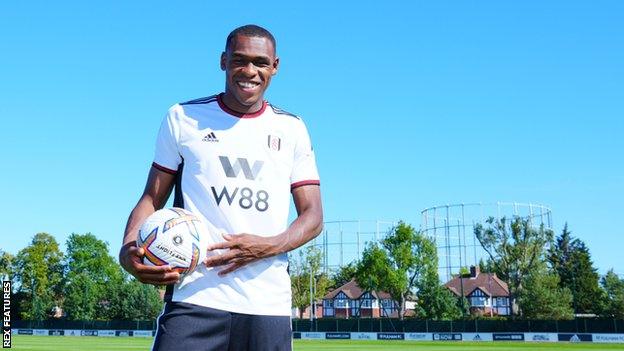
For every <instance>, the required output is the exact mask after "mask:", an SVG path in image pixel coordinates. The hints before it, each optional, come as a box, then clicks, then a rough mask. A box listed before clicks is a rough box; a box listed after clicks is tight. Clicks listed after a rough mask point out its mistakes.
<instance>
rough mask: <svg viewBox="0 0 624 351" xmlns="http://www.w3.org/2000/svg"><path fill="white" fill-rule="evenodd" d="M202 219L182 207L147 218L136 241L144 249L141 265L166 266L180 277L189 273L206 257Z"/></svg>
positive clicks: (159, 211)
mask: <svg viewBox="0 0 624 351" xmlns="http://www.w3.org/2000/svg"><path fill="white" fill-rule="evenodd" d="M209 235H210V233H208V229H207V227H206V226H205V225H204V223H203V222H202V220H201V219H200V218H199V217H197V216H195V215H194V214H193V213H191V212H190V211H187V210H185V209H182V208H177V207H172V208H164V209H162V210H158V211H156V212H154V213H153V214H152V215H151V216H149V217H147V219H146V220H145V222H144V223H143V225H141V228H140V229H139V235H138V238H137V246H139V247H142V248H143V250H145V256H143V264H145V265H148V266H163V265H170V266H171V268H172V269H173V270H175V271H177V272H178V273H180V276H181V277H183V276H185V275H187V274H188V273H191V272H192V271H193V270H195V268H196V267H197V264H198V263H199V262H202V261H203V260H204V258H205V256H206V248H207V245H208V242H207V240H206V237H207V236H209Z"/></svg>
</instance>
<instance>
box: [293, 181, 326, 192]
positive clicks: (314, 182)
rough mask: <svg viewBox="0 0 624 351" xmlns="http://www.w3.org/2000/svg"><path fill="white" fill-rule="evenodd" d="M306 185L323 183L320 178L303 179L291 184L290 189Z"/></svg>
mask: <svg viewBox="0 0 624 351" xmlns="http://www.w3.org/2000/svg"><path fill="white" fill-rule="evenodd" d="M304 185H321V181H319V180H302V181H300V182H296V183H292V184H290V190H293V189H295V188H298V187H300V186H304Z"/></svg>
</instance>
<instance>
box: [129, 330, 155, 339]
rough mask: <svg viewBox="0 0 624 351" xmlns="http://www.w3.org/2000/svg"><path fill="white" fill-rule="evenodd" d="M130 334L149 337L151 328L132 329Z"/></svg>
mask: <svg viewBox="0 0 624 351" xmlns="http://www.w3.org/2000/svg"><path fill="white" fill-rule="evenodd" d="M132 336H134V337H141V338H150V337H152V331H151V330H134V331H133V332H132Z"/></svg>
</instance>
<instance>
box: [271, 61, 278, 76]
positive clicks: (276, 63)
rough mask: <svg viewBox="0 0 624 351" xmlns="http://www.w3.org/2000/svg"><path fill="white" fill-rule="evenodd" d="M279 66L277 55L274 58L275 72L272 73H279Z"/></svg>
mask: <svg viewBox="0 0 624 351" xmlns="http://www.w3.org/2000/svg"><path fill="white" fill-rule="evenodd" d="M278 67H279V57H275V60H273V74H272V75H276V74H277V69H278Z"/></svg>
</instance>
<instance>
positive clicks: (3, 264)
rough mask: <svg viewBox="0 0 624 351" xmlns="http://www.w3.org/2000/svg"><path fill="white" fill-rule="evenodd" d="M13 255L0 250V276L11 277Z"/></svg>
mask: <svg viewBox="0 0 624 351" xmlns="http://www.w3.org/2000/svg"><path fill="white" fill-rule="evenodd" d="M14 261H15V257H14V256H13V255H11V254H10V253H8V252H5V251H2V250H0V278H3V279H4V278H5V277H8V278H9V279H12V278H13V272H14V270H13V262H14Z"/></svg>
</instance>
